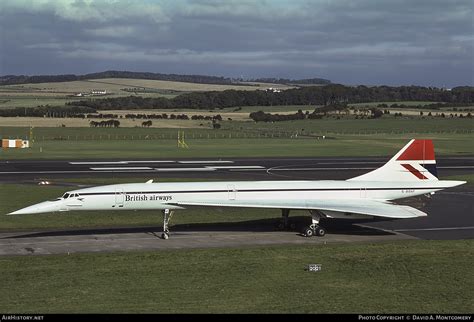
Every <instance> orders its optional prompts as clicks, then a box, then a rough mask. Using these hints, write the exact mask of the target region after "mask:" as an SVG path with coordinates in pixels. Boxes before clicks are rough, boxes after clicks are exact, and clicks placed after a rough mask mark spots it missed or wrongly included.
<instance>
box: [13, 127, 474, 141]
mask: <svg viewBox="0 0 474 322" xmlns="http://www.w3.org/2000/svg"><path fill="white" fill-rule="evenodd" d="M473 133H474V129H473V130H470V129H458V130H425V131H423V130H420V131H410V130H408V131H407V130H387V131H378V130H362V131H311V132H310V131H294V132H291V131H245V132H243V131H241V132H237V131H236V132H219V131H215V132H212V133H210V132H207V133H199V132H187V131H185V139H186V140H211V139H216V140H217V139H272V138H273V139H296V138H298V139H318V138H321V137H323V136H325V137H326V138H334V137H337V136H389V135H404V134H405V135H410V134H412V135H423V134H424V135H430V134H432V135H433V134H473ZM7 137H8V136H4V138H7ZM177 139H178V133H177V131H176V133H170V132H168V133H161V134H159V133H158V134H156V133H155V134H89V135H84V134H77V135H41V134H39V135H35V136H34V140H35V141H51V140H56V141H63V140H64V141H66V140H67V141H97V140H98V141H107V140H128V141H129V140H177Z"/></svg>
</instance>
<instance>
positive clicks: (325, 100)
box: [67, 84, 474, 110]
mask: <svg viewBox="0 0 474 322" xmlns="http://www.w3.org/2000/svg"><path fill="white" fill-rule="evenodd" d="M380 101H432V102H445V103H461V104H473V103H474V87H456V88H453V89H452V90H450V91H448V90H444V89H439V88H434V87H420V86H400V87H390V86H374V87H367V86H356V87H352V86H344V85H336V84H332V85H326V86H307V87H302V88H296V89H288V90H285V91H282V92H279V93H274V92H270V91H261V90H256V91H240V90H225V91H220V92H218V91H209V92H194V93H186V94H182V95H179V96H176V97H174V98H164V97H158V98H151V97H141V96H127V97H116V98H105V99H90V100H81V101H75V102H70V103H67V104H68V105H77V106H87V107H90V108H93V109H97V110H104V109H155V108H156V109H158V108H159V109H175V108H193V109H216V108H218V109H222V108H226V107H238V106H276V105H334V104H349V103H369V102H380Z"/></svg>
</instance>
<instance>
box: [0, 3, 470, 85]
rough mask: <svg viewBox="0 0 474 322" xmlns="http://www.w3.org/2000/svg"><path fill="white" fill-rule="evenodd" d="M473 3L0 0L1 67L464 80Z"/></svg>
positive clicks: (394, 81)
mask: <svg viewBox="0 0 474 322" xmlns="http://www.w3.org/2000/svg"><path fill="white" fill-rule="evenodd" d="M473 9H474V1H472V0H416V1H415V0H290V1H288V0H220V1H218V0H169V1H158V0H156V1H154V0H135V1H134V0H96V1H94V0H0V75H7V74H15V75H20V74H23V75H39V74H45V75H53V74H85V73H92V72H99V71H105V70H129V71H140V72H157V73H175V74H201V75H215V76H225V77H242V78H259V77H277V78H291V79H301V78H313V77H322V78H327V79H330V80H331V81H333V82H336V83H341V84H350V85H357V84H365V85H422V86H436V87H447V88H450V87H454V86H460V85H474V50H473V47H474V12H473V11H474V10H473Z"/></svg>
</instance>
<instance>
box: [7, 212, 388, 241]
mask: <svg viewBox="0 0 474 322" xmlns="http://www.w3.org/2000/svg"><path fill="white" fill-rule="evenodd" d="M279 220H280V219H279V218H270V219H259V220H248V221H239V222H217V223H195V224H176V225H171V226H170V230H171V232H172V233H180V232H182V233H185V232H206V231H210V232H226V231H231V232H278V231H279V230H278V229H277V228H276V224H277V223H278V222H279ZM290 223H293V224H294V226H296V227H293V228H294V229H290V230H289V231H294V232H295V234H298V235H299V234H301V231H302V230H303V228H304V227H306V226H308V225H309V219H308V218H307V217H296V216H295V217H290ZM357 223H361V222H360V221H359V222H347V220H337V219H332V220H328V221H323V220H321V225H322V226H323V227H324V228H325V229H326V232H327V233H328V234H342V235H366V236H381V235H394V233H391V232H387V231H383V230H379V229H376V228H372V227H364V226H358V225H357ZM161 231H162V226H161V225H160V226H147V227H112V228H89V229H71V230H60V231H58V230H56V231H42V232H32V233H21V234H20V235H13V236H7V237H3V238H0V239H16V238H35V237H61V236H63V237H64V236H80V235H112V234H134V233H149V234H154V235H157V236H158V235H159V234H160V233H161Z"/></svg>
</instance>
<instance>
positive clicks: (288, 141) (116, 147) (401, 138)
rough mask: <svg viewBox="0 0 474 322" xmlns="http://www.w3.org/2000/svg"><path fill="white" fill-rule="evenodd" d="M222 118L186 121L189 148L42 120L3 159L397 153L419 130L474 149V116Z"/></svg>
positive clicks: (16, 134) (137, 134) (172, 139)
mask: <svg viewBox="0 0 474 322" xmlns="http://www.w3.org/2000/svg"><path fill="white" fill-rule="evenodd" d="M222 124H223V126H222V129H221V130H209V129H208V130H205V129H184V131H185V136H186V140H187V143H188V145H189V147H190V148H189V149H178V148H177V141H176V138H177V132H178V130H179V129H160V128H150V129H146V128H117V129H113V128H112V129H111V128H67V127H66V128H59V127H56V128H54V127H53V128H34V129H33V137H34V139H35V142H34V144H32V147H31V148H30V149H9V150H2V151H1V152H0V159H3V160H5V159H55V158H58V159H66V158H69V159H84V158H93V159H96V158H126V159H130V158H192V157H212V158H219V157H282V156H291V157H304V156H308V157H309V156H389V155H392V154H394V153H396V152H397V151H398V150H399V149H400V148H401V147H402V146H403V145H404V144H405V143H406V142H407V141H408V140H409V139H412V138H425V139H433V140H434V143H435V151H436V154H437V155H472V154H474V145H473V144H472V139H473V131H474V122H473V121H472V120H471V119H425V120H422V119H395V118H387V119H380V120H348V119H344V120H335V119H324V120H304V121H290V122H276V123H254V122H223V123H222ZM322 135H325V136H326V137H327V139H325V140H322V139H320V138H318V137H320V136H322ZM0 136H1V137H2V138H27V137H28V136H29V128H19V127H8V126H4V127H1V128H0Z"/></svg>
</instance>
